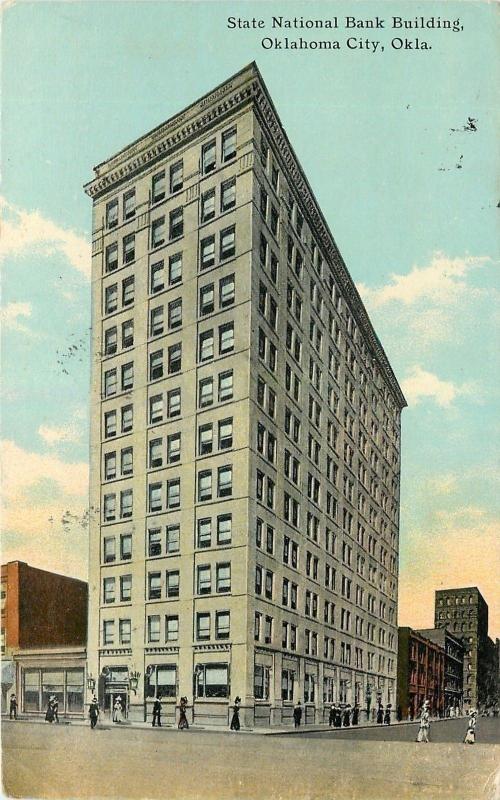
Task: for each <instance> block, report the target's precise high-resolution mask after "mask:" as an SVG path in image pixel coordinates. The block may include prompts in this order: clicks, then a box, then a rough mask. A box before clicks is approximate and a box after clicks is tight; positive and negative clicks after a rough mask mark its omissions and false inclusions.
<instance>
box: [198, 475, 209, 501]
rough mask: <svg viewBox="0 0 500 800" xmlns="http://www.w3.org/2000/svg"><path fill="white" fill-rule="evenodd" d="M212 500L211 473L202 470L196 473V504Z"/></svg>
mask: <svg viewBox="0 0 500 800" xmlns="http://www.w3.org/2000/svg"><path fill="white" fill-rule="evenodd" d="M211 499H212V472H211V470H203V471H202V472H199V473H198V502H202V501H203V500H211Z"/></svg>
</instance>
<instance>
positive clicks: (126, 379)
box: [121, 362, 134, 392]
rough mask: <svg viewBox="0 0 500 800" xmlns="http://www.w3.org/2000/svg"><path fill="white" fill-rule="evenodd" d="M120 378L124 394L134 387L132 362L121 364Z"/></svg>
mask: <svg viewBox="0 0 500 800" xmlns="http://www.w3.org/2000/svg"><path fill="white" fill-rule="evenodd" d="M121 373H122V375H121V377H122V391H123V392H126V391H128V390H129V389H132V388H133V386H134V365H133V363H132V362H130V363H128V364H122V368H121Z"/></svg>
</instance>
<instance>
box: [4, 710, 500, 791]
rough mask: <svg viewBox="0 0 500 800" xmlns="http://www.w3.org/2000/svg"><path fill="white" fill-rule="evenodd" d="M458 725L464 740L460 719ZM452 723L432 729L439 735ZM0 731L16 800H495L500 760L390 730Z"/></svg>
mask: <svg viewBox="0 0 500 800" xmlns="http://www.w3.org/2000/svg"><path fill="white" fill-rule="evenodd" d="M459 722H460V723H461V725H460V728H461V730H460V734H462V729H463V726H464V720H460V721H459ZM492 722H493V721H492ZM495 722H498V721H495ZM446 724H447V723H441V724H438V725H435V731H436V735H437V731H438V728H439V727H440V726H441V725H446ZM451 724H452V725H454V724H455V723H451ZM2 727H3V736H2V745H3V783H4V792H5V793H6V794H8V795H10V796H14V797H31V798H117V799H118V798H120V800H121V798H152V799H156V798H162V800H163V798H168V800H171V799H174V798H175V800H181V799H182V800H212V799H213V800H253V798H255V799H256V800H257V798H258V800H292V798H293V799H294V800H301V799H302V798H303V799H304V800H358V798H359V800H361V799H362V800H391V799H392V798H394V800H410V798H411V799H413V798H415V799H416V798H419V800H421V799H422V798H427V799H428V800H441V799H443V800H444V799H445V798H446V800H480V799H481V798H486V799H487V800H493V798H494V796H495V794H494V792H495V789H494V776H495V767H496V766H498V763H499V757H500V747H498V746H495V745H491V744H481V743H479V744H476V745H474V747H470V746H466V745H463V744H461V743H459V742H453V743H437V742H436V743H433V744H429V745H416V744H414V743H413V742H411V741H404V740H401V741H385V740H384V739H385V737H387V736H389V735H390V736H392V735H393V731H392V730H391V731H390V732H389V731H387V729H385V730H383V731H377V730H373V731H371V730H369V731H362V730H360V731H358V732H356V733H348V732H345V733H344V732H341V733H340V735H339V734H331V733H328V732H327V733H324V734H320V735H319V736H318V735H312V734H305V735H297V736H295V735H283V736H258V735H250V734H230V733H216V732H213V733H212V732H199V731H194V730H190V731H176V730H172V729H170V730H168V729H161V730H159V729H137V728H136V729H133V728H127V727H123V728H117V727H115V728H104V727H103V728H99V727H98V728H97V729H96V730H95V731H91V730H90V728H89V727H83V726H76V725H73V726H62V725H60V726H55V725H53V726H49V725H42V724H33V723H8V722H6V723H4V724H3V726H2ZM478 727H479V726H478ZM405 728H406V730H407V731H409V732H410V731H411V732H412V735H413V731H414V728H413V726H411V727H410V726H404V727H401V728H400V729H399V730H398V731H396V729H394V735H395V734H398V735H399V736H401V738H402V739H404V738H405V737H406V736H407V735H409V734H406V733H405V732H404V729H405ZM450 730H451V729H450ZM377 734H378V739H377V738H376V736H377ZM369 735H370V736H373V737H375V738H374V740H373V741H369V740H367V737H368V736H369ZM439 735H441V734H439ZM453 735H454V733H453ZM346 736H347V737H350V738H344V737H346ZM443 736H445V734H443ZM450 736H451V734H450ZM381 738H382V740H381Z"/></svg>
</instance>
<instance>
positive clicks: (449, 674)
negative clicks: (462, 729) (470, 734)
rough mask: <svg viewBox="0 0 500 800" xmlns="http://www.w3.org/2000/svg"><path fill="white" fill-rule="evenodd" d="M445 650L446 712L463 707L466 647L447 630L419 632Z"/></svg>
mask: <svg viewBox="0 0 500 800" xmlns="http://www.w3.org/2000/svg"><path fill="white" fill-rule="evenodd" d="M417 633H420V634H421V635H422V636H424V637H425V638H426V639H429V640H430V641H431V642H434V643H435V644H437V645H439V647H441V648H442V649H443V650H444V653H445V659H444V710H445V713H447V712H448V711H449V710H450V709H452V708H453V709H459V711H462V707H463V681H464V645H463V641H462V639H461V638H460V637H459V636H456V635H454V634H452V633H450V631H449V630H447V629H446V628H425V629H420V630H418V631H417Z"/></svg>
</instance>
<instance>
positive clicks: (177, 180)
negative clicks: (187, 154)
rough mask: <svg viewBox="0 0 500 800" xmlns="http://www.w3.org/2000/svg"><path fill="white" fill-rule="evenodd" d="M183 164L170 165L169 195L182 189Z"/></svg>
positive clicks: (178, 162)
mask: <svg viewBox="0 0 500 800" xmlns="http://www.w3.org/2000/svg"><path fill="white" fill-rule="evenodd" d="M183 171H184V170H183V163H182V161H177V162H176V163H175V164H172V166H171V167H170V193H171V194H173V193H174V192H179V191H180V190H181V189H182V186H183V183H184V178H183Z"/></svg>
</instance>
